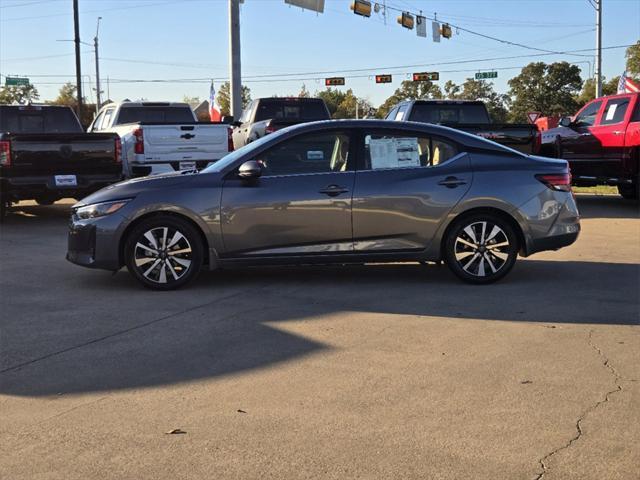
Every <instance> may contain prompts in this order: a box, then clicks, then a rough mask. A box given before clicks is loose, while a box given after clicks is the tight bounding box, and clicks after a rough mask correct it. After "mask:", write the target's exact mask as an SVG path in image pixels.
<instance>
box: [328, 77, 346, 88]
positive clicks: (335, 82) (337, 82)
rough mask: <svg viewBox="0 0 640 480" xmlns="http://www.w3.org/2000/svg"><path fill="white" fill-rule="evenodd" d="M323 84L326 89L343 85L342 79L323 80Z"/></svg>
mask: <svg viewBox="0 0 640 480" xmlns="http://www.w3.org/2000/svg"><path fill="white" fill-rule="evenodd" d="M324 84H325V86H327V87H331V86H333V85H344V77H331V78H325V79H324Z"/></svg>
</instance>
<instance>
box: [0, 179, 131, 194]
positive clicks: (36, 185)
mask: <svg viewBox="0 0 640 480" xmlns="http://www.w3.org/2000/svg"><path fill="white" fill-rule="evenodd" d="M76 179H77V185H75V186H69V187H61V186H57V185H56V183H55V176H54V175H38V176H25V177H22V176H21V177H0V183H1V187H2V193H3V195H6V196H8V197H9V198H10V199H13V200H31V199H34V198H37V197H55V198H65V197H70V198H81V197H84V196H86V195H88V194H90V193H93V192H95V191H97V190H100V189H101V188H103V187H106V186H107V185H111V184H112V183H117V182H119V181H121V180H122V173H120V172H118V173H109V174H95V175H94V174H91V175H83V174H77V175H76Z"/></svg>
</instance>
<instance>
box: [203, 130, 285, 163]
mask: <svg viewBox="0 0 640 480" xmlns="http://www.w3.org/2000/svg"><path fill="white" fill-rule="evenodd" d="M290 129H291V127H289V128H283V129H282V130H278V131H277V132H275V133H272V134H270V135H265V136H264V137H262V138H260V139H258V140H256V141H255V142H251V143H248V144H246V145H245V146H244V147H241V148H239V149H238V150H234V151H233V152H231V153H229V154H227V155H225V156H224V157H222V158H221V159H220V160H218V161H217V162H215V163H214V164H212V165H209V166H208V167H207V168H205V169H203V170H201V172H200V173H214V172H215V173H217V172H221V171H222V170H224V169H225V168H227V167H228V166H229V165H231V164H232V163H234V162H235V161H236V160H237V159H238V158H240V157H242V156H244V155H247V154H250V152H252V151H253V150H257V149H258V148H260V147H261V146H262V145H264V144H265V143H267V142H270V141H271V140H276V139H278V138H279V137H281V136H282V135H283V134H285V133H286V132H288V131H289V130H290Z"/></svg>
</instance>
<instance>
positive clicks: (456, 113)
mask: <svg viewBox="0 0 640 480" xmlns="http://www.w3.org/2000/svg"><path fill="white" fill-rule="evenodd" d="M409 120H411V121H414V122H421V123H481V124H487V123H489V114H488V113H487V109H486V108H485V106H484V105H479V104H446V103H432V104H420V103H417V104H415V105H414V106H413V109H412V110H411V117H410V118H409Z"/></svg>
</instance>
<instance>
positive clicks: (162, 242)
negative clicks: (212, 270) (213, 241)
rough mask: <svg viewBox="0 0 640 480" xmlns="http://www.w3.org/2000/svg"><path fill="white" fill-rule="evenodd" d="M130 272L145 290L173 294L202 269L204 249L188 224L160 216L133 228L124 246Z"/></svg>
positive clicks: (196, 233)
mask: <svg viewBox="0 0 640 480" xmlns="http://www.w3.org/2000/svg"><path fill="white" fill-rule="evenodd" d="M124 255H125V262H126V264H127V268H128V270H129V272H130V273H131V274H132V275H133V276H134V277H136V279H137V280H138V281H140V282H141V283H142V284H143V285H144V286H145V287H147V288H152V289H154V290H172V289H175V288H179V287H182V286H183V285H185V284H186V283H188V282H190V281H191V280H193V279H194V278H195V276H196V275H197V274H198V273H199V271H200V269H201V267H202V259H203V245H202V240H201V239H200V235H199V233H198V231H197V230H196V229H195V228H194V227H193V225H191V224H190V223H189V222H188V221H186V220H182V219H181V218H176V217H173V216H170V215H161V216H157V217H152V218H150V219H149V220H145V221H143V222H142V223H140V224H139V225H136V226H135V227H134V228H133V230H132V231H131V233H130V234H129V235H128V237H127V240H126V242H125V245H124Z"/></svg>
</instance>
